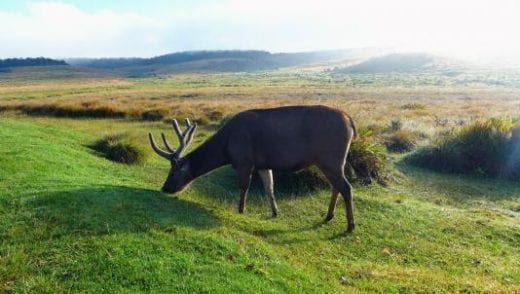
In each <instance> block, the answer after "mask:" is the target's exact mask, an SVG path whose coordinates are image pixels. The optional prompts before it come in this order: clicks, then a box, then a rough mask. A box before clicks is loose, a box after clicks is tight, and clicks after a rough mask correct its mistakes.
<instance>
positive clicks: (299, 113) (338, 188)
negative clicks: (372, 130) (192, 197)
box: [148, 105, 357, 232]
mask: <svg viewBox="0 0 520 294" xmlns="http://www.w3.org/2000/svg"><path fill="white" fill-rule="evenodd" d="M172 126H173V130H174V131H175V133H176V135H177V137H178V139H179V147H178V148H176V149H174V148H172V147H171V145H170V144H169V143H168V141H167V138H166V136H165V135H164V133H161V137H162V141H163V143H164V147H165V149H166V150H163V149H161V148H159V147H158V146H157V143H156V142H155V139H154V137H153V135H152V134H151V133H148V137H149V141H150V145H151V147H152V149H153V150H154V151H155V152H156V153H157V154H158V155H159V156H161V157H163V158H165V159H167V160H168V161H170V163H171V169H170V171H169V173H168V177H167V178H166V181H165V182H164V185H163V187H162V191H163V192H166V193H176V192H179V191H182V190H183V189H185V188H186V187H187V186H188V185H189V184H190V183H191V182H192V181H193V180H195V179H196V178H198V177H200V176H202V175H205V174H207V173H209V172H211V171H213V170H215V169H216V168H219V167H221V166H224V165H229V164H230V165H231V166H232V167H233V168H234V169H235V170H236V172H237V174H238V180H239V181H238V182H239V188H240V201H239V204H238V212H239V213H244V212H245V210H246V198H247V193H248V190H249V186H250V182H251V177H252V175H253V173H254V172H255V171H256V172H257V173H258V174H259V176H260V178H261V180H262V183H263V186H264V190H265V193H266V194H267V197H268V199H269V202H270V205H271V211H272V216H273V217H276V216H278V205H277V203H276V199H275V196H274V183H273V170H275V171H290V172H295V171H299V170H302V169H305V168H307V167H309V166H311V165H315V166H317V167H318V169H319V170H320V171H321V172H322V173H323V174H324V175H325V177H326V178H327V180H328V181H329V182H330V184H331V186H332V194H331V197H330V202H329V206H328V212H327V215H326V216H325V219H324V220H323V222H324V223H327V222H329V221H330V220H332V219H333V218H334V214H335V209H336V204H337V200H338V195H339V194H341V195H342V196H343V199H344V201H345V211H346V218H347V232H352V231H353V230H354V227H355V224H354V214H353V200H352V186H351V184H350V183H349V181H348V180H347V178H346V176H345V164H346V159H347V154H348V151H349V148H350V144H351V142H352V140H353V139H354V138H356V137H357V132H356V126H355V124H354V121H353V119H352V118H351V117H350V116H349V115H348V114H346V113H344V112H342V111H340V110H338V109H334V108H330V107H327V106H321V105H314V106H312V105H311V106H284V107H277V108H265V109H250V110H245V111H242V112H239V113H237V114H236V115H234V116H233V117H232V118H231V119H230V120H229V121H228V122H227V123H225V124H224V125H223V126H222V127H221V128H220V129H219V130H218V131H217V132H216V133H215V134H213V135H212V136H211V137H210V138H209V139H207V140H206V141H205V142H203V143H202V144H201V145H200V146H198V147H197V148H196V149H194V150H193V151H191V152H190V153H189V154H187V155H186V156H181V154H182V152H183V151H184V150H185V149H186V147H187V146H188V145H189V144H190V142H191V141H192V139H193V136H194V133H195V131H196V130H197V124H196V123H191V122H190V120H189V119H186V129H185V130H184V131H181V129H180V127H179V124H178V122H177V120H175V119H173V120H172Z"/></svg>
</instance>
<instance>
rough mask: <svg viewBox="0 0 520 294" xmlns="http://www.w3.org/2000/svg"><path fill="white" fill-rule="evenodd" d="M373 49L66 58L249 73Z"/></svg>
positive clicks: (132, 69)
mask: <svg viewBox="0 0 520 294" xmlns="http://www.w3.org/2000/svg"><path fill="white" fill-rule="evenodd" d="M374 51H375V49H349V50H331V51H315V52H300V53H270V52H266V51H258V50H245V51H242V50H222V51H188V52H178V53H171V54H166V55H161V56H156V57H152V58H101V59H81V58H79V59H69V60H67V62H68V63H70V64H71V65H75V66H82V67H89V68H96V69H100V70H105V71H112V72H115V73H119V74H122V75H125V76H134V77H136V76H149V75H161V74H171V73H186V72H249V71H261V70H273V69H279V68H284V67H293V66H303V65H310V64H317V63H324V62H331V61H344V60H352V59H358V58H361V57H367V56H369V55H370V54H373V53H374Z"/></svg>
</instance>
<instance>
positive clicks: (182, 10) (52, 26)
mask: <svg viewBox="0 0 520 294" xmlns="http://www.w3.org/2000/svg"><path fill="white" fill-rule="evenodd" d="M155 3H157V2H155ZM125 11H127V12H120V11H116V10H115V9H114V8H112V9H111V10H108V9H103V7H98V9H97V10H96V9H90V10H89V12H87V11H83V10H81V9H79V8H78V7H77V6H74V5H71V4H63V3H60V2H40V3H38V2H37V3H33V4H31V5H30V6H29V8H28V9H27V10H26V11H23V12H21V13H14V12H9V13H8V12H1V11H0V44H1V46H0V56H1V57H7V56H42V55H43V56H50V57H80V56H89V57H103V56H152V55H158V54H164V53H168V52H172V51H181V50H200V49H265V50H270V51H306V50H317V49H339V48H353V47H356V48H360V47H392V48H398V49H401V50H409V51H410V50H415V51H419V50H421V51H422V50H426V51H437V52H442V53H448V54H454V55H458V56H461V57H468V56H470V57H479V56H502V55H514V54H517V53H516V52H520V40H519V39H518V38H517V37H516V34H517V33H516V30H517V28H518V27H520V18H518V17H517V15H516V13H517V12H518V11H520V2H519V1H515V0H501V1H494V0H473V1H471V0H459V1H452V0H436V1H416V0H394V1H378V0H363V1H361V0H360V1H344V0H320V1H315V0H299V1H290V0H286V1H280V0H264V1H243V0H220V1H213V0H202V1H190V2H182V3H181V2H179V1H166V2H163V3H162V5H155V6H154V2H152V1H151V2H150V5H148V9H146V6H145V7H143V6H140V7H139V8H135V9H134V10H133V11H132V10H128V9H127V10H125ZM128 11H129V12H128Z"/></svg>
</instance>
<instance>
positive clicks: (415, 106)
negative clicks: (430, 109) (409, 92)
mask: <svg viewBox="0 0 520 294" xmlns="http://www.w3.org/2000/svg"><path fill="white" fill-rule="evenodd" d="M401 108H402V109H406V110H418V109H426V105H424V104H421V103H407V104H404V105H402V106H401Z"/></svg>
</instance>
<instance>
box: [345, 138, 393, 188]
mask: <svg viewBox="0 0 520 294" xmlns="http://www.w3.org/2000/svg"><path fill="white" fill-rule="evenodd" d="M386 160H387V157H386V152H385V146H384V145H381V144H379V143H377V142H376V140H375V137H374V135H373V133H372V131H371V130H370V129H368V128H358V138H357V139H355V140H354V141H353V142H352V144H351V146H350V151H349V154H348V156H347V166H346V171H345V174H346V175H347V177H348V178H349V179H351V180H354V181H360V182H361V183H364V184H369V183H372V182H373V181H376V182H378V183H380V184H384V183H385V180H384V170H385V168H386Z"/></svg>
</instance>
